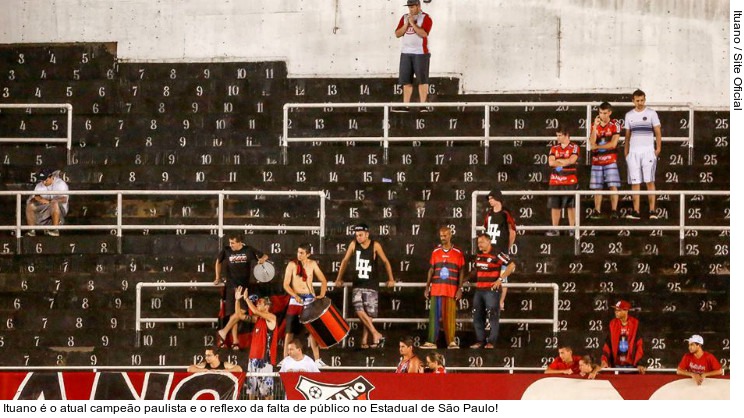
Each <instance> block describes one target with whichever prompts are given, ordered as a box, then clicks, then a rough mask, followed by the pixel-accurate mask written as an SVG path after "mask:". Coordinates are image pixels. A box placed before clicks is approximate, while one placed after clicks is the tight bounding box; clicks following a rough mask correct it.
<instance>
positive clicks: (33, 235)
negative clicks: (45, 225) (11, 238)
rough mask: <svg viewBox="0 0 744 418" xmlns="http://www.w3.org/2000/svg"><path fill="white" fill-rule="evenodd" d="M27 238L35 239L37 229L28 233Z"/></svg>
mask: <svg viewBox="0 0 744 418" xmlns="http://www.w3.org/2000/svg"><path fill="white" fill-rule="evenodd" d="M26 236H27V237H35V236H36V230H35V229H32V230H30V231H28V232H26Z"/></svg>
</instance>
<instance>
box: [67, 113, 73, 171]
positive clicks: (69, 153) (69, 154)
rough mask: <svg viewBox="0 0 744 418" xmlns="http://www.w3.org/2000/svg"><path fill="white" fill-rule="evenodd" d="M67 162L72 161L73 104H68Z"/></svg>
mask: <svg viewBox="0 0 744 418" xmlns="http://www.w3.org/2000/svg"><path fill="white" fill-rule="evenodd" d="M66 108H67V164H68V165H69V164H70V163H71V162H72V160H71V159H72V105H71V104H69V103H68V104H67V105H66Z"/></svg>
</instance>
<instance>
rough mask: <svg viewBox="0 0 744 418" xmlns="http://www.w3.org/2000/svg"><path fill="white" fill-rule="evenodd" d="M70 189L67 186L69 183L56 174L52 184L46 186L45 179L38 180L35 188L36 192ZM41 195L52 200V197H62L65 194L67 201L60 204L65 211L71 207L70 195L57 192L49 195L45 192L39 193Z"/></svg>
mask: <svg viewBox="0 0 744 418" xmlns="http://www.w3.org/2000/svg"><path fill="white" fill-rule="evenodd" d="M68 190H70V188H69V187H68V186H67V183H65V181H64V180H62V179H61V178H59V177H56V176H55V177H54V180H52V184H50V185H49V186H45V185H44V182H43V181H40V182H38V183H37V184H36V188H34V191H35V192H49V191H54V192H66V191H68ZM39 196H41V197H42V198H44V199H47V200H51V199H54V198H57V199H60V198H62V197H63V196H64V197H67V202H65V203H60V205H59V206H60V208H61V209H62V210H64V211H65V212H67V208H68V207H69V202H70V196H69V195H60V194H56V195H51V194H47V195H45V194H41V193H39ZM31 197H32V198H33V196H31Z"/></svg>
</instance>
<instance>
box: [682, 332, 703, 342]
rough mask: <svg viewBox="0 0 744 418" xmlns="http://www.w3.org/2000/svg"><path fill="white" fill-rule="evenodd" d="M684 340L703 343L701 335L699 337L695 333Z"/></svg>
mask: <svg viewBox="0 0 744 418" xmlns="http://www.w3.org/2000/svg"><path fill="white" fill-rule="evenodd" d="M685 341H688V342H691V343H695V344H700V345H703V337H701V336H699V335H697V334H695V335H693V336H692V337H690V338H688V339H686V340H685Z"/></svg>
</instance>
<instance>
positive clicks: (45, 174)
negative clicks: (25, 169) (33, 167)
mask: <svg viewBox="0 0 744 418" xmlns="http://www.w3.org/2000/svg"><path fill="white" fill-rule="evenodd" d="M52 174H54V170H53V169H51V168H45V169H42V170H41V171H39V174H38V175H37V176H36V177H37V178H38V179H39V181H44V180H46V179H48V178H49V177H51V176H52Z"/></svg>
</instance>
